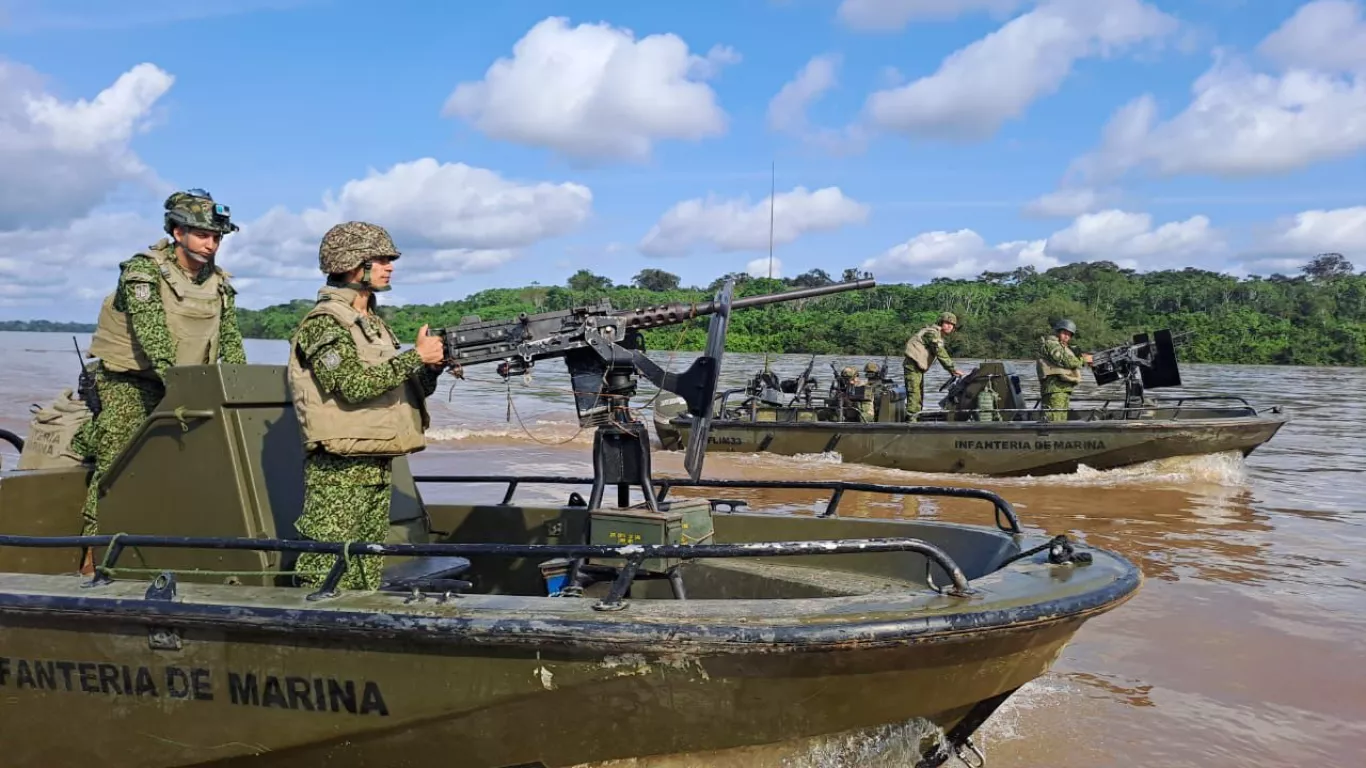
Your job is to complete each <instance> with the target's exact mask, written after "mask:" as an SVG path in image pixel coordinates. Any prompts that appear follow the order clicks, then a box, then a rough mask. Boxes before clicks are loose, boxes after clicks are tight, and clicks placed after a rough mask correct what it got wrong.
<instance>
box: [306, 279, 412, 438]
mask: <svg viewBox="0 0 1366 768" xmlns="http://www.w3.org/2000/svg"><path fill="white" fill-rule="evenodd" d="M356 296H357V293H356V291H354V290H351V289H349V288H330V287H329V288H323V289H322V290H321V291H318V303H317V305H315V306H314V307H313V309H312V310H310V311H309V313H308V314H307V315H305V316H304V319H305V320H307V319H309V318H312V317H317V316H319V315H327V316H328V317H331V318H333V319H334V320H336V321H337V322H338V323H339V324H341V326H342V327H343V328H346V329H347V330H348V331H350V333H351V338H352V340H354V341H355V343H356V353H357V356H358V357H359V358H360V361H361V362H362V363H364V364H365V365H367V366H370V365H379V364H381V363H384V362H385V361H387V360H390V359H392V358H393V357H395V356H396V355H398V353H399V345H398V339H396V338H394V334H393V332H392V331H390V330H389V327H388V326H387V325H385V324H384V321H383V320H380V319H379V317H378V316H372V322H371V323H368V324H367V323H364V322H362V321H363V320H364V319H365V315H363V314H361V313H360V312H357V311H356V308H355V307H354V306H352V304H351V302H352V301H354V300H355V297H356ZM367 326H371V327H372V329H373V330H374V331H375V333H374V335H371V332H370V331H368V330H367ZM302 358H303V355H302V352H301V350H300V349H299V340H298V336H297V335H296V336H295V338H293V339H291V340H290V344H289V387H290V392H291V395H292V397H293V399H294V411H295V413H296V414H297V415H298V418H299V426H300V428H301V431H302V432H303V442H304V450H306V451H309V452H312V451H315V450H318V449H320V448H321V449H322V450H324V451H326V452H328V453H333V454H336V455H338V456H403V455H405V454H409V453H415V452H417V451H420V450H422V449H423V447H425V445H426V440H425V438H424V437H423V434H422V433H423V432H424V431H425V430H426V429H427V426H428V424H429V423H430V420H429V417H428V415H427V403H426V400H425V398H424V397H423V396H422V392H421V391H420V390H419V389H418V384H417V382H416V381H415V380H414V379H413V378H409V380H408V381H406V382H405V383H404V384H403V385H402V386H398V387H395V388H393V389H391V390H389V391H388V392H385V393H384V394H382V395H380V396H379V397H376V398H373V399H371V400H367V401H366V402H364V403H354V404H353V403H347V402H345V401H343V400H342V399H341V398H340V397H338V396H337V395H336V394H335V393H331V392H328V393H324V392H323V391H322V389H321V388H320V387H319V386H318V380H317V379H316V378H314V376H313V372H312V371H311V370H310V369H309V368H306V367H305V366H304V364H303V360H302ZM315 362H316V361H315Z"/></svg>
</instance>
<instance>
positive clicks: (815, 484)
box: [413, 475, 1023, 535]
mask: <svg viewBox="0 0 1366 768" xmlns="http://www.w3.org/2000/svg"><path fill="white" fill-rule="evenodd" d="M413 480H415V481H416V482H418V483H465V484H471V483H502V484H506V485H507V489H506V490H505V491H504V493H503V500H502V501H501V502H499V504H500V505H503V506H507V505H510V504H512V498H513V496H514V495H515V494H516V493H517V488H518V486H520V485H522V484H524V483H544V484H548V485H592V484H593V478H591V477H565V476H562V475H416V476H414V477H413ZM650 483H651V485H653V486H654V489H655V498H656V499H658V500H659V501H663V500H664V498H665V497H666V496H667V495H668V493H669V489H670V488H779V489H783V490H812V491H830V492H831V493H830V500H829V501H828V502H827V503H826V505H825V509H824V510H823V511H821V512H819V513H817V515H816V516H817V517H830V516H832V515H834V514H836V513H837V512H838V511H839V505H840V502H841V501H842V500H843V499H844V494H845V493H846V492H848V491H855V492H864V493H876V494H882V495H886V496H944V497H952V498H960V499H981V500H982V501H987V502H990V503H991V505H992V507H993V508H994V509H995V512H996V518H995V522H996V527H997V528H1000V529H1001V530H1003V531H1005V532H1007V533H1010V534H1017V535H1018V534H1020V533H1022V532H1023V529H1021V528H1020V518H1019V516H1018V515H1016V514H1015V508H1014V507H1013V506H1011V504H1010V502H1008V501H1006V500H1005V499H1004V498H1002V497H1001V496H1000V495H999V494H996V493H993V492H992V491H988V490H986V489H983V488H958V487H954V486H940V485H887V484H883V483H859V482H851V481H847V480H733V479H728V478H702V479H699V480H693V479H691V478H686V477H656V478H652V479H651V480H650ZM721 503H727V502H724V501H723V502H721ZM713 506H715V505H713Z"/></svg>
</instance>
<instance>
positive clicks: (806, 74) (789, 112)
mask: <svg viewBox="0 0 1366 768" xmlns="http://www.w3.org/2000/svg"><path fill="white" fill-rule="evenodd" d="M839 63H840V58H839V56H837V55H825V56H815V57H812V59H811V60H810V61H808V62H807V63H806V66H804V67H802V69H801V71H799V72H798V73H797V76H796V77H794V78H793V79H792V80H790V81H788V82H787V83H786V84H785V85H784V86H783V87H782V90H780V91H778V94H777V95H776V96H774V97H773V100H772V101H770V102H769V103H768V127H769V128H771V129H772V130H775V131H782V132H786V133H802V132H804V131H805V130H806V129H807V122H806V108H807V107H808V106H810V104H811V102H813V101H815V100H816V99H819V98H820V97H821V95H822V94H824V93H825V92H826V91H828V90H830V89H831V88H833V87H834V86H835V82H836V80H835V71H836V70H837V69H838V68H839Z"/></svg>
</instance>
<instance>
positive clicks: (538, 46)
mask: <svg viewBox="0 0 1366 768" xmlns="http://www.w3.org/2000/svg"><path fill="white" fill-rule="evenodd" d="M738 60H739V56H738V54H736V53H735V51H733V50H731V49H729V48H725V47H719V46H718V47H715V48H713V49H712V50H711V51H710V52H709V53H708V54H707V55H706V56H698V55H695V54H693V53H691V52H690V51H689V50H688V44H687V43H686V42H684V41H683V40H682V38H680V37H678V36H677V35H673V34H660V35H649V36H647V37H644V38H641V39H640V40H636V38H635V35H634V34H633V33H632V32H631V31H630V30H627V29H620V28H617V27H613V26H611V25H609V24H605V23H604V24H580V25H578V26H576V27H572V28H571V27H570V26H569V22H568V20H567V19H564V18H561V17H551V18H548V19H545V20H544V21H541V22H540V23H538V24H537V25H536V26H534V27H532V28H531V30H530V31H529V32H527V33H526V35H525V36H524V37H522V39H521V40H518V41H517V43H516V44H515V45H514V46H513V49H512V58H500V59H498V60H497V61H495V62H494V63H493V65H492V66H490V67H489V69H488V71H487V72H486V73H485V74H484V79H483V80H478V81H473V82H464V83H460V84H459V85H458V86H456V88H455V90H454V92H452V93H451V95H450V97H449V98H448V99H447V101H446V105H445V107H444V109H443V114H444V115H446V116H454V117H458V118H460V119H463V120H466V121H468V122H469V123H471V124H472V125H473V126H474V127H476V128H477V129H478V130H480V131H482V132H483V133H485V134H487V135H489V136H492V137H494V138H498V139H503V140H506V141H511V142H515V143H518V144H527V145H532V146H540V147H548V148H550V149H553V150H555V151H556V152H559V153H562V154H564V155H567V156H570V157H575V158H580V159H585V160H606V159H628V160H643V159H646V158H648V157H649V156H650V153H651V150H652V147H653V145H654V143H655V142H656V141H659V140H661V139H681V140H699V139H703V138H707V137H711V136H719V135H721V134H723V133H725V131H726V115H725V113H724V112H723V111H722V110H721V108H720V106H718V104H717V103H716V94H715V92H714V91H712V89H711V87H710V86H708V85H707V84H706V83H705V82H703V81H704V80H706V79H708V78H711V77H714V76H715V75H716V74H717V72H718V71H719V69H720V67H721V66H723V65H725V64H731V63H734V62H736V61H738Z"/></svg>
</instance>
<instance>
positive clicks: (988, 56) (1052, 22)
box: [864, 0, 1178, 139]
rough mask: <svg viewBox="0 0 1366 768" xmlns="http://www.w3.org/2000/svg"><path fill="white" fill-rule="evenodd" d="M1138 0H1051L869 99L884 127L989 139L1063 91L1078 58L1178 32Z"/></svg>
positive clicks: (870, 114) (871, 112) (872, 114)
mask: <svg viewBox="0 0 1366 768" xmlns="http://www.w3.org/2000/svg"><path fill="white" fill-rule="evenodd" d="M1177 27H1178V24H1177V21H1176V20H1175V19H1173V18H1172V17H1170V16H1168V15H1167V14H1165V13H1162V12H1161V11H1159V10H1157V9H1156V8H1154V7H1152V6H1150V5H1146V4H1144V3H1142V2H1140V1H1139V0H1050V1H1049V2H1045V3H1043V4H1042V5H1040V6H1039V7H1037V8H1035V9H1033V10H1031V11H1029V12H1028V13H1025V14H1023V15H1021V16H1019V17H1017V18H1015V19H1013V20H1011V21H1010V22H1008V23H1007V24H1005V25H1004V26H1002V27H1001V28H1000V29H998V30H996V31H995V32H993V33H991V34H990V35H987V36H986V37H984V38H982V39H981V40H978V41H977V42H974V43H972V44H971V45H969V46H967V47H966V48H962V49H960V50H958V51H956V52H955V53H953V54H952V55H951V56H949V57H948V58H946V59H945V60H944V62H943V63H942V64H941V65H940V67H939V70H938V71H937V72H935V73H934V74H933V75H929V76H928V77H922V78H920V79H919V80H916V81H914V82H911V83H909V84H907V85H904V86H901V87H898V88H893V89H889V90H882V91H877V92H875V93H873V94H872V95H871V96H869V97H868V101H867V104H866V105H865V108H864V109H865V112H866V115H867V119H868V120H869V121H871V122H872V124H873V125H875V126H876V127H878V128H881V129H883V130H886V131H894V132H900V133H907V134H920V135H927V136H934V137H940V138H950V139H983V138H987V137H989V136H991V135H992V134H994V133H995V132H996V131H997V130H999V129H1000V127H1001V125H1002V124H1003V123H1004V122H1005V121H1006V120H1009V119H1012V118H1018V117H1019V116H1021V115H1023V114H1024V111H1025V109H1026V108H1028V107H1029V105H1030V104H1032V103H1033V102H1034V101H1035V100H1037V99H1039V98H1040V97H1043V96H1045V95H1048V94H1051V93H1053V92H1055V91H1057V90H1058V88H1059V87H1060V86H1061V85H1062V82H1063V81H1064V80H1065V79H1066V78H1067V76H1068V75H1069V74H1070V73H1071V71H1072V65H1073V64H1074V63H1075V62H1076V61H1077V60H1078V59H1082V58H1087V57H1093V56H1111V55H1115V54H1116V53H1118V52H1120V51H1123V50H1126V49H1129V48H1131V47H1133V46H1135V45H1137V44H1139V43H1142V42H1145V41H1150V40H1155V39H1158V38H1161V37H1164V36H1166V35H1169V34H1170V33H1172V32H1174V31H1176V29H1177Z"/></svg>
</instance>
